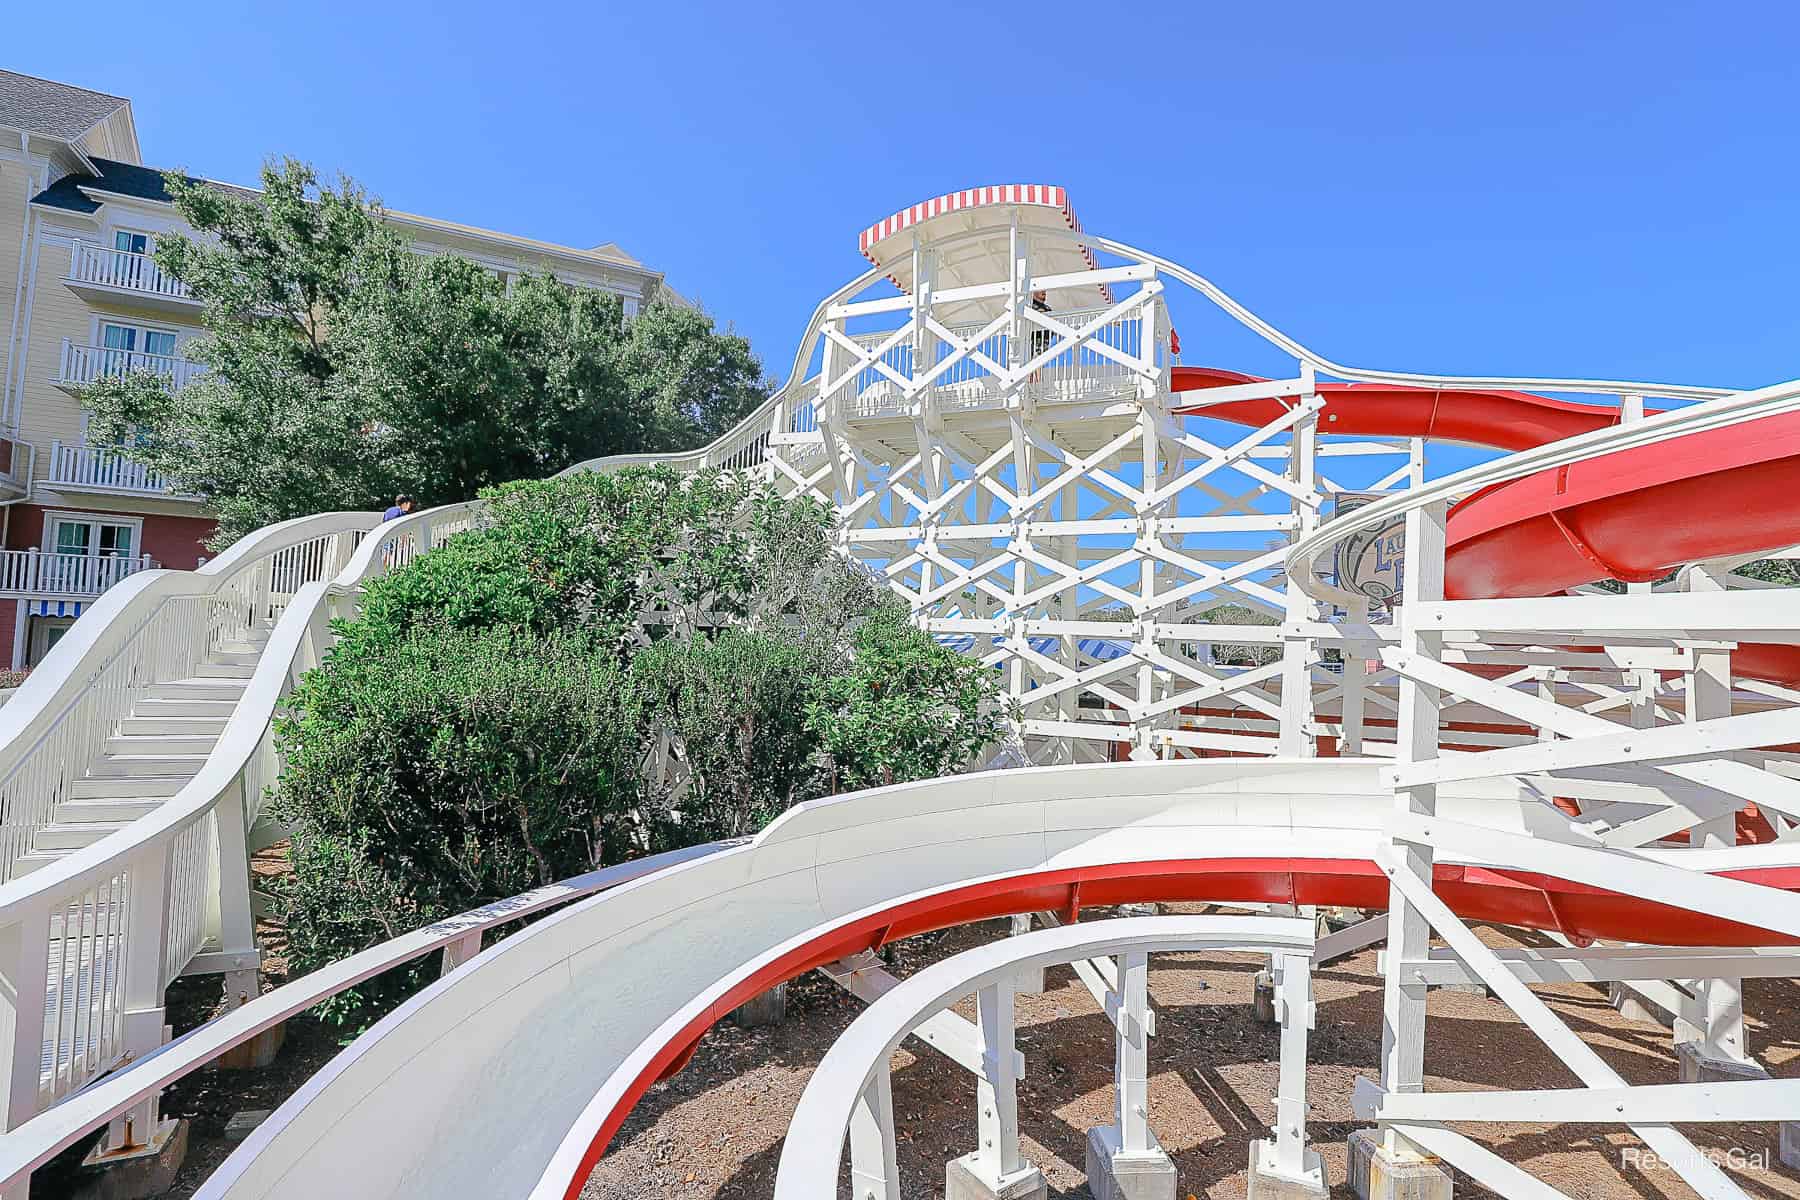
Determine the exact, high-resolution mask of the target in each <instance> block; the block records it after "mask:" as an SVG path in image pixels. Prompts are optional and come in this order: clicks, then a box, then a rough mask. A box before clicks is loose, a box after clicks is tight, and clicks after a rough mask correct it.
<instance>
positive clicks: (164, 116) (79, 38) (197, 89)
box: [5, 0, 1800, 386]
mask: <svg viewBox="0 0 1800 1200" xmlns="http://www.w3.org/2000/svg"><path fill="white" fill-rule="evenodd" d="M179 7H180V9H181V12H182V16H181V17H180V18H179V19H171V18H169V17H166V16H161V17H157V18H154V19H147V17H146V11H145V10H144V9H143V8H142V7H141V6H138V5H133V6H125V5H113V4H107V3H98V4H95V5H91V6H89V7H88V8H87V9H84V10H83V11H84V15H85V16H86V17H87V18H88V19H84V20H83V22H82V30H83V32H80V33H72V32H71V26H70V25H69V24H68V22H67V19H66V14H64V13H62V12H60V11H59V10H55V9H52V8H46V7H45V6H42V5H38V6H26V8H25V9H24V10H23V11H21V12H17V13H13V14H11V15H10V17H9V23H8V35H9V37H8V42H9V49H8V52H7V54H6V55H5V65H6V66H8V67H11V68H13V69H16V70H22V71H27V72H30V73H33V74H38V75H45V76H49V77H52V78H56V79H62V80H67V81H69V82H73V83H79V84H83V85H86V86H90V87H94V88H96V89H99V90H103V91H110V92H116V93H120V94H124V95H128V96H130V97H131V98H132V100H133V102H134V105H135V110H136V114H137V120H138V125H139V130H140V135H141V139H142V142H143V147H144V152H145V156H146V159H147V161H149V162H151V163H153V164H154V165H161V166H179V167H183V168H185V169H187V170H190V171H193V172H195V173H197V174H203V175H208V176H212V177H215V178H221V179H226V180H232V181H250V180H252V179H253V177H254V174H255V170H256V167H257V164H258V163H259V162H260V160H261V159H262V158H263V157H264V156H265V155H269V154H291V155H293V156H295V157H299V158H303V159H306V160H309V161H311V162H313V163H314V164H316V165H317V166H319V167H320V168H322V169H324V170H327V171H337V170H343V171H346V172H348V173H349V174H351V175H353V176H354V177H356V178H357V179H358V180H359V181H361V182H362V183H363V184H365V185H366V186H367V187H368V188H369V190H370V191H371V192H373V193H375V194H376V195H378V196H380V197H381V198H382V199H384V200H385V201H386V202H387V203H388V204H389V205H390V206H392V207H395V208H400V209H406V210H411V211H415V212H425V213H430V214H432V215H435V216H441V217H445V218H449V219H453V220H460V221H466V222H469V223H472V224H477V225H485V226H490V227H495V228H500V229H505V230H509V231H513V232H517V233H522V234H528V235H531V236H535V237H540V238H545V239H549V240H553V241H560V242H567V243H570V244H573V245H579V246H587V245H593V244H596V243H599V242H604V241H618V242H619V243H621V244H622V245H624V246H625V247H626V248H627V249H629V250H631V251H632V252H633V253H635V254H636V255H638V256H639V257H640V258H642V259H644V260H645V261H647V262H649V263H651V264H652V265H654V266H656V267H658V268H660V269H662V270H664V271H666V272H667V273H668V276H669V278H670V280H671V282H672V283H674V284H675V285H676V286H677V287H678V288H680V289H681V290H682V291H684V292H686V293H687V294H689V295H692V296H697V297H699V298H700V299H702V300H703V301H704V302H705V303H706V305H707V306H708V308H709V309H711V310H712V311H713V312H714V313H715V314H716V315H717V316H719V317H720V318H721V319H723V320H728V321H730V322H733V323H734V324H735V325H736V326H737V327H738V328H739V329H741V330H743V331H745V332H747V333H748V334H749V335H750V336H751V337H752V339H753V341H754V342H755V344H756V346H757V348H758V350H759V351H760V352H761V354H762V356H763V358H764V361H765V363H766V364H767V365H768V367H769V368H770V370H771V371H772V372H773V373H775V374H785V373H786V372H787V369H788V364H789V359H790V357H791V355H792V353H793V348H794V347H793V340H794V338H795V337H796V336H797V335H798V334H799V332H800V330H801V327H802V326H803V324H804V322H805V320H806V318H807V316H808V315H809V313H810V311H811V309H812V307H813V305H814V303H815V302H816V301H817V300H818V298H819V297H820V296H821V295H823V294H824V293H825V292H827V291H829V290H831V289H832V288H834V287H836V286H837V285H838V284H840V283H842V282H844V281H845V280H847V279H848V278H850V277H851V276H853V275H854V274H855V273H856V272H857V271H858V268H859V265H860V263H861V259H860V258H859V257H858V256H857V254H856V249H855V236H856V233H857V231H858V230H859V229H860V228H862V227H863V226H865V225H867V224H869V223H871V222H873V221H875V220H877V219H879V218H880V217H882V216H885V215H886V214H888V213H889V212H891V211H893V210H895V209H897V208H900V207H902V206H904V205H907V204H910V203H912V202H914V201H916V200H920V199H924V198H927V197H929V196H932V195H936V194H938V193H941V192H945V191H949V190H952V189H955V188H960V187H967V186H972V185H976V184H982V183H1002V182H1046V183H1060V184H1063V185H1065V186H1067V187H1068V188H1069V189H1070V194H1071V197H1072V199H1073V201H1074V203H1075V206H1076V209H1077V211H1078V212H1079V213H1080V214H1081V216H1082V219H1083V221H1084V223H1085V224H1086V225H1087V226H1088V227H1089V228H1091V229H1094V230H1097V231H1099V232H1103V233H1106V234H1108V235H1110V236H1113V237H1116V238H1119V239H1121V240H1124V241H1127V242H1131V243H1135V244H1137V245H1140V246H1144V247H1146V248H1149V249H1153V250H1156V251H1159V252H1161V253H1163V254H1165V255H1167V256H1169V257H1172V258H1175V259H1177V260H1178V261H1181V262H1183V263H1185V264H1187V265H1189V266H1191V267H1194V268H1195V269H1197V270H1199V271H1201V272H1202V273H1204V274H1207V275H1209V276H1210V277H1212V278H1213V279H1214V280H1215V281H1217V282H1218V283H1220V284H1221V285H1222V286H1224V287H1225V288H1226V289H1227V290H1229V291H1231V292H1233V293H1234V294H1236V295H1237V296H1238V297H1239V298H1240V299H1243V300H1244V301H1246V302H1247V303H1249V304H1251V305H1252V307H1254V308H1256V309H1258V310H1259V311H1260V312H1262V313H1263V314H1264V315H1265V316H1266V317H1268V318H1269V319H1271V320H1272V321H1274V322H1275V324H1277V325H1279V326H1281V327H1282V328H1284V329H1286V330H1287V331H1289V332H1290V333H1292V334H1294V335H1295V336H1297V337H1299V338H1300V339H1301V340H1302V341H1303V342H1306V343H1308V344H1310V345H1312V346H1314V347H1315V348H1316V349H1318V350H1319V351H1321V352H1322V353H1324V354H1327V355H1329V356H1331V357H1334V358H1337V359H1339V360H1341V361H1346V362H1352V363H1357V364H1360V365H1368V366H1380V367H1388V368H1394V369H1405V370H1425V371H1445V372H1457V373H1465V372H1490V371H1491V372H1518V373H1532V374H1569V375H1606V376H1622V377H1636V378H1660V379H1669V380H1677V381H1692V382H1706V383H1720V384H1735V385H1745V386H1748V385H1755V384H1761V383H1767V382H1771V381H1775V380H1779V379H1786V378H1789V377H1793V376H1797V375H1800V355H1797V354H1796V349H1797V348H1800V306H1797V305H1796V303H1795V298H1794V281H1795V280H1796V279H1800V270H1797V269H1796V268H1800V251H1797V249H1796V233H1795V213H1796V194H1797V189H1796V183H1797V180H1796V174H1797V173H1800V165H1797V164H1800V154H1797V153H1796V151H1797V150H1800V146H1797V145H1796V140H1797V139H1796V130H1797V129H1800V120H1797V119H1796V118H1797V117H1800V97H1797V95H1796V83H1795V76H1794V72H1793V68H1792V58H1791V48H1792V46H1793V45H1794V44H1795V36H1796V34H1797V33H1800V28H1797V26H1800V15H1796V10H1794V9H1792V8H1791V7H1788V6H1782V5H1775V4H1769V5H1755V4H1738V5H1732V6H1730V7H1729V10H1728V13H1727V12H1726V11H1725V10H1722V9H1721V8H1719V7H1718V6H1709V5H1680V6H1676V5H1661V4H1652V3H1635V4H1626V3H1579V4H1564V5H1550V4H1536V3H1527V4H1517V5H1510V6H1505V7H1503V8H1500V7H1490V6H1475V5H1445V4H1389V5H1379V6H1363V5H1350V4H1343V3H1330V4H1318V5H1305V4H1294V5H1287V6H1279V7H1277V6H1271V5H1254V6H1253V5H1223V4H1178V5H1177V4H1172V5H1168V6H1166V7H1165V8H1164V9H1163V10H1162V11H1159V10H1158V6H1156V5H1134V6H1127V7H1125V8H1122V9H1117V8H1113V9H1099V8H1097V7H1096V6H1094V5H1085V6H1076V5H1063V4H1059V3H1051V2H1039V3H1025V2H1020V0H1010V2H1008V3H1003V4H994V5H974V4H967V5H960V6H956V8H957V10H958V11H960V12H962V13H963V14H964V15H962V16H959V17H950V16H943V17H920V16H918V15H917V14H920V13H924V12H927V11H928V6H921V5H901V6H895V5H883V6H865V5H849V4H833V5H824V6H818V7H808V6H803V5H798V4H789V5H785V6H783V7H782V8H781V9H779V10H775V9H772V8H765V7H764V6H756V5H743V4H729V5H727V4H716V5H715V4H697V5H690V4H643V3H635V4H632V5H629V6H620V7H615V6H611V5H606V4H587V3H572V2H571V3H561V2H559V3H533V2H531V0H527V2H525V3H519V4H513V5H507V6H498V7H496V6H493V5H491V4H485V3H483V4H477V3H465V2H460V0H458V2H445V3H434V4H430V5H426V4H419V3H405V2H399V3H390V4H386V5H373V4H357V5H348V4H340V3H337V2H335V0H318V2H316V3H314V4H311V5H308V6H305V7H304V8H301V7H299V6H293V13H294V15H291V16H290V15H286V14H283V15H280V16H276V15H273V11H274V10H276V9H277V8H285V7H287V6H277V5H246V4H243V3H241V0H231V2H223V3H206V2H201V0H184V3H183V4H182V5H180V6H179ZM945 7H946V10H947V11H948V10H949V6H945ZM909 22H911V23H912V24H913V29H912V30H909V28H908V25H909ZM1177 315H1178V320H1179V319H1180V317H1181V314H1180V313H1179V312H1178V314H1177ZM1183 340H1184V358H1185V359H1186V360H1187V361H1190V362H1202V361H1208V362H1213V363H1214V364H1216V365H1220V366H1231V367H1238V368H1241V369H1251V370H1255V369H1258V368H1262V367H1271V366H1278V365H1279V364H1278V363H1276V362H1273V361H1272V360H1270V359H1268V358H1266V357H1259V356H1258V355H1257V354H1256V353H1254V351H1253V350H1251V349H1249V348H1247V347H1246V346H1245V345H1244V344H1242V343H1240V342H1236V341H1232V342H1229V343H1225V342H1221V343H1219V344H1218V345H1217V346H1216V348H1215V346H1214V345H1213V344H1211V343H1210V342H1209V341H1207V340H1206V339H1203V338H1199V337H1196V336H1190V335H1189V334H1188V333H1187V332H1186V331H1184V335H1183ZM1196 343H1198V344H1196Z"/></svg>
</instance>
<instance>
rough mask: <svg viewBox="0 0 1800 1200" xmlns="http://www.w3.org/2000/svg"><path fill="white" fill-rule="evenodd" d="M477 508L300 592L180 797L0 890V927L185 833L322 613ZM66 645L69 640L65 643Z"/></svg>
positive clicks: (429, 519) (394, 533)
mask: <svg viewBox="0 0 1800 1200" xmlns="http://www.w3.org/2000/svg"><path fill="white" fill-rule="evenodd" d="M477 506H478V502H476V501H468V502H464V503H461V504H446V505H443V506H442V507H439V508H433V509H427V510H426V511H424V512H420V513H413V514H411V515H409V516H407V517H405V518H401V519H397V520H395V521H392V522H389V523H388V525H387V526H385V527H383V526H377V527H376V534H375V535H374V536H365V537H364V538H363V540H362V542H361V544H359V545H358V546H357V548H356V550H355V551H354V552H353V553H352V554H351V555H350V561H349V562H348V563H346V564H345V566H344V567H343V569H342V570H341V571H339V572H338V574H337V576H336V577H335V578H333V579H332V580H330V581H329V582H313V583H308V584H304V585H302V587H301V588H300V590H299V591H297V592H295V593H294V599H293V601H291V602H290V603H289V604H288V606H287V610H286V611H285V612H284V613H283V614H282V616H281V618H280V619H279V620H278V621H277V622H276V624H275V630H274V631H273V632H272V633H271V634H270V636H269V642H268V645H267V646H265V647H264V648H263V652H262V654H261V655H260V656H259V657H258V659H257V663H256V670H255V672H254V673H253V674H252V675H251V677H250V682H249V684H248V685H247V686H246V687H245V689H244V693H243V695H242V696H241V697H240V698H239V699H238V702H237V705H236V707H234V708H233V709H232V710H231V716H230V717H229V718H228V719H227V720H226V723H225V729H224V730H223V732H221V733H220V735H219V741H218V743H217V745H216V746H215V747H214V749H213V752H212V753H211V754H209V755H207V758H206V762H205V763H204V764H203V765H202V766H201V768H200V770H199V771H198V772H197V773H196V774H195V776H194V778H193V779H191V780H189V781H188V783H187V785H186V786H185V787H183V788H182V789H181V791H179V792H177V793H176V794H175V795H174V796H172V797H170V798H169V799H168V800H167V801H166V802H164V803H163V804H161V805H159V806H158V807H157V809H156V811H155V812H153V813H150V814H148V815H146V816H143V817H139V818H138V819H137V820H135V821H133V822H131V823H130V824H128V825H127V826H125V827H124V828H123V829H119V830H116V831H115V832H113V833H111V834H108V835H107V836H106V837H104V838H102V839H100V840H99V841H97V842H95V843H93V844H92V845H91V846H86V847H84V848H82V849H80V850H77V851H75V852H73V853H71V854H68V855H65V856H64V857H62V858H60V859H58V860H57V861H56V862H54V863H51V864H50V865H48V866H46V867H44V868H42V869H41V870H38V871H34V872H32V873H31V874H30V875H26V876H24V877H23V878H20V879H14V880H9V881H8V882H6V883H4V884H0V927H4V926H6V925H8V924H11V923H12V922H11V920H10V911H11V910H12V909H13V908H14V907H15V906H17V905H20V904H23V903H25V902H26V901H27V900H29V899H30V898H31V897H32V896H34V895H36V894H37V893H40V892H45V891H51V890H58V889H60V890H67V888H68V887H69V886H79V884H80V883H81V882H83V881H84V880H91V879H95V878H100V877H102V876H103V875H104V872H105V871H106V870H108V869H110V868H111V867H112V865H113V862H114V860H115V859H116V858H117V857H118V855H119V854H120V852H122V851H125V850H128V849H137V848H141V847H142V846H143V845H144V844H145V843H147V842H148V841H149V840H151V839H152V838H155V837H157V836H160V835H162V834H165V833H169V832H171V831H173V830H176V829H178V828H181V827H184V826H185V825H187V824H190V823H191V822H192V820H193V819H194V818H196V817H198V816H202V815H204V814H205V813H206V812H207V811H208V810H210V808H211V806H212V805H213V804H215V803H216V802H217V801H218V799H219V798H220V796H222V795H223V794H224V792H225V791H226V790H227V789H228V788H229V787H230V786H231V784H232V783H233V782H234V781H235V780H236V779H237V777H238V775H239V774H240V773H241V772H242V771H243V769H244V766H245V765H246V764H247V763H248V761H249V758H250V756H251V754H253V753H254V752H255V750H256V748H257V743H258V742H259V741H260V739H261V737H262V735H263V734H264V733H265V732H266V731H267V729H268V727H269V724H270V722H271V721H272V719H273V717H274V713H275V706H276V704H277V703H278V702H279V701H280V699H281V697H282V696H283V695H285V694H286V692H287V687H288V683H289V679H290V676H291V673H292V667H293V664H294V661H295V659H296V658H297V657H298V655H299V653H300V650H301V642H302V639H303V638H304V637H305V636H306V635H307V633H308V632H309V629H310V628H312V627H313V625H314V623H315V621H316V618H317V617H318V616H319V614H320V609H321V608H322V607H323V606H324V605H325V604H326V603H327V602H328V601H329V600H331V599H333V598H335V597H339V596H344V595H348V594H350V593H352V592H354V591H355V590H356V589H357V588H359V587H360V586H361V585H362V584H363V583H365V582H367V581H368V580H369V579H373V578H375V577H376V576H378V575H382V574H385V573H386V572H387V571H389V570H391V569H392V568H393V567H394V566H396V565H398V564H397V563H396V562H395V561H394V557H395V556H394V555H393V554H392V553H391V552H388V553H384V551H390V548H391V547H392V546H393V544H394V543H395V542H396V541H397V540H399V539H403V538H408V537H411V538H416V537H417V536H418V535H419V534H420V533H421V532H423V533H425V534H427V536H429V534H430V532H431V530H432V528H433V526H438V525H442V524H445V523H446V522H445V518H450V519H451V520H455V519H457V518H459V517H461V516H463V515H464V514H466V513H470V512H473V511H474V510H475V509H476V508H477ZM357 515H359V516H363V515H367V516H371V517H372V516H373V514H357ZM377 555H382V558H381V560H380V561H377ZM220 561H223V559H222V558H221V560H220ZM208 565H209V566H210V565H212V564H208ZM203 569H204V568H203ZM78 627H79V625H77V628H78ZM64 640H65V641H67V638H65V639H64ZM59 648H60V645H59ZM315 650H316V652H317V653H318V654H321V655H322V654H323V651H324V647H323V646H320V647H316V648H315ZM46 661H48V660H47V659H46ZM40 669H41V668H40ZM35 677H36V672H33V674H32V676H30V677H28V678H27V680H26V683H25V684H24V685H22V686H21V688H20V696H22V695H23V694H24V689H25V688H26V687H29V686H30V683H31V681H32V679H35ZM20 696H15V697H14V698H13V700H12V701H11V702H9V703H8V704H7V705H6V707H5V709H4V710H0V723H3V722H4V719H5V717H4V713H5V712H6V711H10V710H11V709H12V708H13V707H14V706H16V705H18V704H19V703H20Z"/></svg>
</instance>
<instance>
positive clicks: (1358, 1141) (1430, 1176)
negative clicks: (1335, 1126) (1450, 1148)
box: [1350, 1129, 1456, 1200]
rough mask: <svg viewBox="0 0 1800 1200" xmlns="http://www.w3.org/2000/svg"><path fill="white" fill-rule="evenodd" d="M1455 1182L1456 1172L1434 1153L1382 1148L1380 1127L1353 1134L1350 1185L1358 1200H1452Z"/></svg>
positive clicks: (1351, 1137)
mask: <svg viewBox="0 0 1800 1200" xmlns="http://www.w3.org/2000/svg"><path fill="white" fill-rule="evenodd" d="M1455 1181H1456V1175H1455V1173H1454V1172H1452V1171H1451V1170H1450V1168H1449V1167H1447V1166H1445V1165H1444V1164H1443V1162H1441V1161H1440V1160H1438V1159H1436V1158H1432V1157H1431V1156H1430V1155H1425V1154H1411V1153H1404V1152H1403V1153H1399V1154H1390V1153H1388V1152H1387V1151H1386V1150H1384V1149H1382V1148H1381V1132H1380V1131H1379V1130H1375V1129H1358V1130H1357V1131H1356V1132H1355V1133H1352V1134H1351V1135H1350V1187H1351V1188H1352V1189H1353V1190H1354V1191H1355V1192H1356V1195H1357V1197H1358V1200H1450V1197H1451V1194H1452V1192H1453V1191H1454V1190H1455Z"/></svg>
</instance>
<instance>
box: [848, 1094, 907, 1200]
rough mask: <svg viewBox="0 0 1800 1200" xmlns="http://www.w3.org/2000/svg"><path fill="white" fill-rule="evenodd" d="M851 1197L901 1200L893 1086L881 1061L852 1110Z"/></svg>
mask: <svg viewBox="0 0 1800 1200" xmlns="http://www.w3.org/2000/svg"><path fill="white" fill-rule="evenodd" d="M850 1195H851V1196H852V1197H853V1200H900V1157H899V1154H898V1152H897V1151H896V1149H895V1145H894V1086H893V1075H892V1073H891V1072H890V1071H889V1069H888V1064H887V1063H886V1062H882V1063H880V1064H878V1065H877V1066H876V1068H875V1074H874V1075H873V1076H872V1077H870V1079H869V1082H868V1083H867V1084H865V1085H864V1087H863V1090H862V1094H861V1095H860V1096H858V1097H857V1098H856V1107H855V1108H853V1109H851V1110H850Z"/></svg>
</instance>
